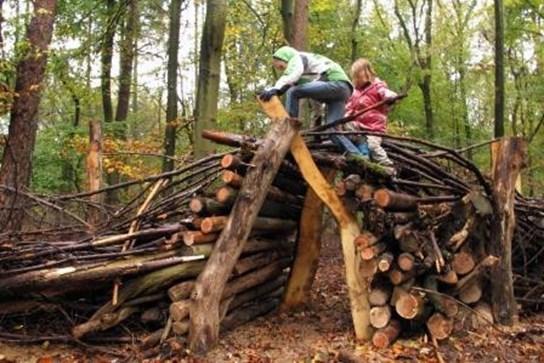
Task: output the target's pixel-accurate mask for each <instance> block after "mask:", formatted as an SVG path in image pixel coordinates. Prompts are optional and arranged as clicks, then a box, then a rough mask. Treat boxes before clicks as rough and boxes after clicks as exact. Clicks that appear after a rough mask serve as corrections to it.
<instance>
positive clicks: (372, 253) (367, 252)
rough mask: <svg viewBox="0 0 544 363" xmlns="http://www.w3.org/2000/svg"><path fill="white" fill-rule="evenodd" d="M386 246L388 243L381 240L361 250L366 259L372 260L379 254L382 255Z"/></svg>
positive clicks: (362, 256)
mask: <svg viewBox="0 0 544 363" xmlns="http://www.w3.org/2000/svg"><path fill="white" fill-rule="evenodd" d="M385 248H386V245H385V243H383V242H379V243H376V244H374V245H372V246H369V247H366V248H363V249H362V250H361V258H362V259H363V260H364V261H368V260H372V259H374V258H375V257H378V255H380V253H382V252H383V251H385Z"/></svg>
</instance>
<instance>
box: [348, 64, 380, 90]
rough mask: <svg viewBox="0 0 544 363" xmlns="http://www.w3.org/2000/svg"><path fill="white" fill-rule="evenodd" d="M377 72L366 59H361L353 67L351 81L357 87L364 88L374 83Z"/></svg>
mask: <svg viewBox="0 0 544 363" xmlns="http://www.w3.org/2000/svg"><path fill="white" fill-rule="evenodd" d="M374 78H376V72H374V69H373V68H372V65H371V64H370V62H369V61H368V59H366V58H359V59H357V60H356V61H355V62H354V63H353V64H352V65H351V79H352V80H353V84H354V85H355V87H357V88H360V87H363V86H364V85H365V84H366V83H368V82H372V81H374Z"/></svg>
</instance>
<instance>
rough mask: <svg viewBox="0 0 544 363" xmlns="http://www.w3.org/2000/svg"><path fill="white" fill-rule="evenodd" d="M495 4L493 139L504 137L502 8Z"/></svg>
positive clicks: (497, 3) (497, 0)
mask: <svg viewBox="0 0 544 363" xmlns="http://www.w3.org/2000/svg"><path fill="white" fill-rule="evenodd" d="M494 4H495V137H502V136H504V6H503V1H502V0H494Z"/></svg>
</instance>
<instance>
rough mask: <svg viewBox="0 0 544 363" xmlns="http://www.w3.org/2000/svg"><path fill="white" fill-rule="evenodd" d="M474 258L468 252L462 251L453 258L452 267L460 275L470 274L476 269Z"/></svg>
mask: <svg viewBox="0 0 544 363" xmlns="http://www.w3.org/2000/svg"><path fill="white" fill-rule="evenodd" d="M474 266H475V263H474V258H473V257H472V255H471V254H470V253H468V252H466V251H461V252H458V253H456V254H455V255H454V256H453V261H452V262H451V267H452V268H453V270H454V271H455V272H456V273H457V274H459V275H465V274H468V273H469V272H470V271H472V269H473V268H474Z"/></svg>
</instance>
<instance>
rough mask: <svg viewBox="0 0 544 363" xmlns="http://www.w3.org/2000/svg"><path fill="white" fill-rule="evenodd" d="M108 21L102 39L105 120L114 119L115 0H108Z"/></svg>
mask: <svg viewBox="0 0 544 363" xmlns="http://www.w3.org/2000/svg"><path fill="white" fill-rule="evenodd" d="M106 6H107V12H108V20H107V21H108V22H107V24H106V29H105V32H104V39H103V40H102V50H101V64H102V72H101V76H100V78H101V90H102V109H103V112H104V122H112V121H113V105H112V101H111V65H112V58H113V39H114V37H115V28H116V25H117V22H116V20H115V19H114V17H113V12H114V8H115V0H106Z"/></svg>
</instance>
